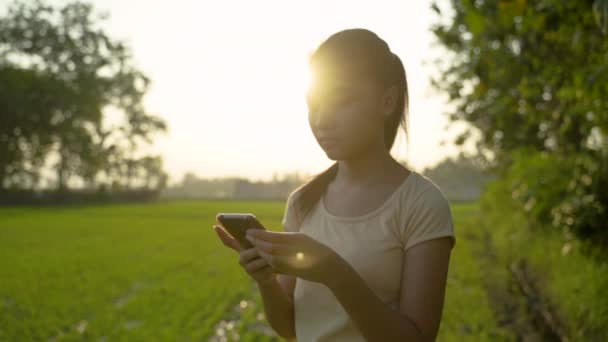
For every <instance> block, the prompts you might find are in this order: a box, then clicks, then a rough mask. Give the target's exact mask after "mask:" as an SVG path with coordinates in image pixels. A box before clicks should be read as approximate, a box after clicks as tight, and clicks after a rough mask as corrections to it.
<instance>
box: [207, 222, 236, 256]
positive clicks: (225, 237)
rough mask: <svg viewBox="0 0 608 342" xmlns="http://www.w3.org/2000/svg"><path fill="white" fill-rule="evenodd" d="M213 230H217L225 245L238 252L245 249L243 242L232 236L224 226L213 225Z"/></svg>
mask: <svg viewBox="0 0 608 342" xmlns="http://www.w3.org/2000/svg"><path fill="white" fill-rule="evenodd" d="M213 230H215V232H216V233H217V235H218V236H219V237H220V240H222V243H224V245H226V246H227V247H230V248H232V249H234V250H235V251H237V252H239V251H240V250H242V249H243V248H242V247H241V244H239V242H238V241H236V240H235V239H234V238H233V237H232V236H230V234H228V233H227V232H226V230H224V228H222V227H220V226H213Z"/></svg>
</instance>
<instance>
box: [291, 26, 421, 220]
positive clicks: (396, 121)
mask: <svg viewBox="0 0 608 342" xmlns="http://www.w3.org/2000/svg"><path fill="white" fill-rule="evenodd" d="M327 57H330V58H332V59H333V60H334V61H335V60H337V61H338V62H340V64H349V65H351V66H353V67H354V68H355V70H356V71H357V72H359V73H360V74H361V75H363V77H371V78H372V79H374V80H376V81H380V82H381V84H383V85H385V86H387V87H389V86H393V85H395V86H397V88H398V90H399V96H398V100H397V104H396V108H395V111H394V112H393V113H392V114H391V115H390V116H389V117H388V118H387V119H386V121H385V123H384V144H385V146H386V148H387V149H388V150H390V149H391V148H392V147H393V144H394V142H395V137H396V135H397V130H398V128H399V125H400V124H401V125H402V126H403V129H404V132H405V134H406V139H407V140H408V142H409V136H408V124H407V121H408V90H407V80H406V76H405V68H404V67H403V63H402V62H401V59H400V58H399V57H398V56H397V55H395V54H394V53H392V52H391V50H390V48H389V46H388V44H387V43H386V42H385V41H384V40H382V39H381V38H380V37H378V35H376V34H375V33H374V32H372V31H369V30H366V29H347V30H343V31H340V32H337V33H335V34H333V35H331V36H330V37H329V38H327V39H326V40H325V41H324V42H323V43H321V45H319V47H318V48H317V49H316V50H315V51H314V53H313V54H312V55H311V56H310V60H309V63H310V65H311V67H312V69H313V70H314V69H315V67H319V66H320V65H322V64H323V63H325V62H327ZM328 67H331V66H328ZM408 145H409V144H408ZM337 173H338V163H337V162H336V163H334V164H333V165H332V166H330V167H329V168H328V169H327V170H325V171H323V172H321V173H319V174H318V175H316V176H314V177H313V178H312V179H311V180H309V181H308V182H307V183H306V184H304V185H302V186H301V187H300V188H298V189H297V192H298V196H297V198H296V199H294V201H295V202H294V203H293V205H294V209H296V210H295V211H296V218H297V220H298V222H299V223H302V221H303V219H304V217H305V216H306V215H307V214H308V212H309V211H310V210H311V209H312V208H313V206H314V205H315V204H316V203H317V202H318V201H319V199H320V198H321V196H323V193H324V192H325V190H326V189H327V186H328V185H329V183H331V181H332V180H333V179H334V178H335V177H336V174H337Z"/></svg>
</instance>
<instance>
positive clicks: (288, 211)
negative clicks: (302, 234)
mask: <svg viewBox="0 0 608 342" xmlns="http://www.w3.org/2000/svg"><path fill="white" fill-rule="evenodd" d="M296 196H297V194H296V191H293V192H292V193H290V194H289V196H288V197H287V201H286V204H285V210H284V211H283V220H282V221H281V223H282V224H283V229H284V230H285V231H286V232H297V231H298V222H297V219H296V212H295V208H294V202H295V198H296Z"/></svg>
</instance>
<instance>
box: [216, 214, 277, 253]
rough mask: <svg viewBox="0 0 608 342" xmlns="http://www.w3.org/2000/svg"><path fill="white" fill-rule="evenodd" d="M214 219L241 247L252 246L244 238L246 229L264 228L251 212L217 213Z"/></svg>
mask: <svg viewBox="0 0 608 342" xmlns="http://www.w3.org/2000/svg"><path fill="white" fill-rule="evenodd" d="M216 219H217V221H218V222H219V223H220V224H221V225H222V227H224V228H225V229H226V230H227V231H228V233H230V235H232V237H234V238H235V239H236V240H237V241H238V242H239V243H240V244H241V246H242V247H243V248H252V247H253V245H252V244H251V242H249V240H247V239H246V238H245V235H246V233H247V229H266V228H264V226H263V225H262V224H261V223H260V221H258V219H257V218H256V217H255V216H254V215H253V214H249V213H245V214H241V213H219V214H217V216H216Z"/></svg>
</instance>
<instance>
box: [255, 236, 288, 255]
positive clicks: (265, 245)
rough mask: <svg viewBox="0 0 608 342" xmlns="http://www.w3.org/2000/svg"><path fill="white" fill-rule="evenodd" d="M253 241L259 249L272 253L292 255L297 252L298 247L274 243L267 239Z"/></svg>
mask: <svg viewBox="0 0 608 342" xmlns="http://www.w3.org/2000/svg"><path fill="white" fill-rule="evenodd" d="M252 243H253V244H254V246H255V247H256V248H257V249H258V251H260V250H262V251H264V252H266V253H268V254H272V255H277V256H278V255H283V256H287V255H291V254H295V253H296V247H294V246H293V245H290V244H283V243H274V242H268V241H265V240H255V239H254V240H253V241H252Z"/></svg>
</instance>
